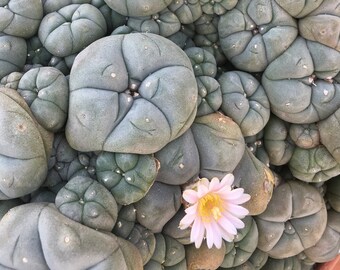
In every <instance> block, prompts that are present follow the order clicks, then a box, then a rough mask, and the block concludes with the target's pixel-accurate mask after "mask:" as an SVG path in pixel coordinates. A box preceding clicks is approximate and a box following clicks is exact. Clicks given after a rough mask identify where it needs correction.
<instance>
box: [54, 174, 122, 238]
mask: <svg viewBox="0 0 340 270" xmlns="http://www.w3.org/2000/svg"><path fill="white" fill-rule="evenodd" d="M55 205H56V207H57V208H58V210H59V211H60V212H61V213H62V214H63V215H65V216H67V217H68V218H70V219H72V220H74V221H77V222H79V223H81V224H84V225H85V226H88V227H90V228H93V229H96V230H103V231H108V232H110V231H111V230H112V229H113V227H114V225H115V223H116V220H117V215H118V208H117V203H116V201H115V199H114V197H113V196H112V195H111V193H110V191H108V190H107V189H106V188H105V187H104V186H103V185H101V184H100V183H98V182H97V181H95V180H93V179H92V178H90V177H83V176H76V177H73V178H72V179H70V180H69V181H68V182H67V184H66V185H65V186H64V187H63V188H61V189H60V190H59V192H58V193H57V196H56V198H55Z"/></svg>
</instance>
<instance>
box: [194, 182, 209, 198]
mask: <svg viewBox="0 0 340 270" xmlns="http://www.w3.org/2000/svg"><path fill="white" fill-rule="evenodd" d="M208 192H209V189H208V187H207V186H205V185H204V184H199V185H197V195H198V197H199V198H202V197H203V196H204V195H205V194H207V193H208Z"/></svg>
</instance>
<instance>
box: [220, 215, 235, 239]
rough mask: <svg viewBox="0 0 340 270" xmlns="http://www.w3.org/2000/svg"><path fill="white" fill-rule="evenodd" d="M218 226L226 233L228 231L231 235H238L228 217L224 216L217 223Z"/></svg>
mask: <svg viewBox="0 0 340 270" xmlns="http://www.w3.org/2000/svg"><path fill="white" fill-rule="evenodd" d="M217 223H218V225H219V226H220V227H222V228H223V229H224V230H225V231H227V232H228V233H230V234H233V235H235V234H237V230H236V228H235V226H234V224H233V223H231V222H230V220H228V219H227V218H226V217H224V216H222V217H220V218H219V219H218V221H217Z"/></svg>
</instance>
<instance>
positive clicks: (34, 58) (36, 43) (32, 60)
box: [26, 36, 52, 66]
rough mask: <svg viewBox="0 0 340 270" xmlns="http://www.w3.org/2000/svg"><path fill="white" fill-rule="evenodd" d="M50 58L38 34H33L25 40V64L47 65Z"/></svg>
mask: <svg viewBox="0 0 340 270" xmlns="http://www.w3.org/2000/svg"><path fill="white" fill-rule="evenodd" d="M51 58H52V54H50V53H49V52H48V50H46V48H45V47H44V46H43V45H42V43H41V41H40V39H39V37H38V36H33V37H31V38H30V39H28V40H27V60H26V64H40V65H42V66H47V65H48V63H49V62H50V60H51Z"/></svg>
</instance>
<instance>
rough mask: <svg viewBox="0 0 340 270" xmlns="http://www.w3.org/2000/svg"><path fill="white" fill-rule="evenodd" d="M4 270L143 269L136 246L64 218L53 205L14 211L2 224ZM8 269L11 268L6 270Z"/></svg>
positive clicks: (34, 205)
mask: <svg viewBox="0 0 340 270" xmlns="http://www.w3.org/2000/svg"><path fill="white" fill-rule="evenodd" d="M0 234H1V235H6V241H5V242H4V241H1V243H0V253H1V254H2V256H1V257H0V267H1V268H4V269H7V268H13V269H36V270H45V269H46V270H47V269H51V270H54V269H55V270H57V269H65V270H68V269H69V270H71V269H72V270H78V269H79V270H80V269H92V270H95V269H112V265H114V266H115V267H117V269H123V270H140V269H143V266H142V265H143V264H142V258H141V255H140V253H139V251H138V250H137V248H136V247H135V246H133V245H132V244H131V243H129V242H128V241H126V240H124V239H122V238H119V237H117V236H115V235H113V234H111V233H102V232H99V231H96V230H94V229H91V228H88V227H86V226H84V225H82V224H80V223H78V222H75V221H73V220H71V219H69V218H67V217H65V216H64V215H63V214H61V213H60V212H59V211H58V210H57V209H56V207H55V206H54V205H53V204H47V203H28V204H25V205H21V206H18V207H15V208H12V209H11V210H10V211H9V212H8V213H7V214H6V215H5V216H4V217H3V218H2V220H1V222H0ZM6 267H7V268H6Z"/></svg>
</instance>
